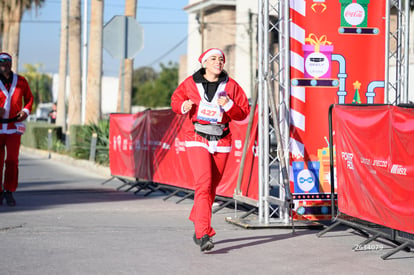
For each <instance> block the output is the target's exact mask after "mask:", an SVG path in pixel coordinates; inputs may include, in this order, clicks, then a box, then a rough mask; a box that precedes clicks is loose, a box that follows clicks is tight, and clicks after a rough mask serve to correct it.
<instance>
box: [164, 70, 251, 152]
mask: <svg viewBox="0 0 414 275" xmlns="http://www.w3.org/2000/svg"><path fill="white" fill-rule="evenodd" d="M204 93H205V91H204V88H203V85H202V84H201V83H196V82H195V81H194V78H193V76H190V77H188V78H187V79H185V80H184V81H183V82H182V83H181V84H180V85H179V86H178V88H177V89H176V90H175V91H174V93H173V95H172V97H171V107H172V109H173V111H174V112H175V113H177V114H185V113H184V111H183V108H182V105H183V103H184V101H186V100H188V99H190V100H191V101H192V102H194V105H193V108H192V109H191V110H190V111H189V112H188V113H187V115H188V118H189V119H190V120H191V122H193V123H194V122H199V123H202V124H207V123H209V122H208V121H205V120H200V119H199V118H198V111H199V106H200V102H201V101H202V98H204ZM222 93H225V94H227V95H228V97H229V98H230V101H229V102H228V103H227V104H226V105H225V106H224V107H223V109H224V113H223V114H222V118H221V121H220V122H218V123H219V124H225V123H228V122H230V121H231V120H233V119H234V120H243V119H245V118H246V117H247V115H248V114H249V111H250V107H249V102H248V100H247V97H246V95H245V93H244V91H243V89H242V88H241V87H240V86H239V84H237V82H236V81H234V80H233V79H232V78H230V77H226V80H224V81H222V82H221V83H220V84H219V86H218V88H217V91H216V95H215V96H214V98H213V99H212V100H211V103H212V104H216V101H217V99H218V97H219V96H220V95H221V94H222ZM189 125H191V126H190V128H189V129H187V131H186V133H187V134H186V146H187V147H204V148H206V149H207V150H209V152H210V153H214V152H223V153H224V152H230V150H231V134H229V135H227V136H225V137H224V138H222V139H220V140H219V141H216V142H212V141H208V140H207V139H205V138H202V137H200V136H199V135H197V134H195V133H194V126H193V124H189Z"/></svg>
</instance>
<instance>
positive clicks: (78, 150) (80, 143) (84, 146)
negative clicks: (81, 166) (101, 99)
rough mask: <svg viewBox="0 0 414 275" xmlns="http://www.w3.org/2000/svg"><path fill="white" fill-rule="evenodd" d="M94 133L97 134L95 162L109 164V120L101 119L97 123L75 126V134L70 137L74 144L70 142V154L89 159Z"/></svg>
mask: <svg viewBox="0 0 414 275" xmlns="http://www.w3.org/2000/svg"><path fill="white" fill-rule="evenodd" d="M71 131H72V130H71ZM94 133H96V134H97V141H96V155H95V162H96V163H99V164H109V120H101V121H99V122H98V123H97V124H89V125H85V126H82V127H76V130H75V135H74V137H72V138H71V140H74V141H75V144H72V152H71V154H72V156H73V157H75V158H79V159H89V154H90V148H91V141H92V135H93V134H94ZM71 135H72V133H71Z"/></svg>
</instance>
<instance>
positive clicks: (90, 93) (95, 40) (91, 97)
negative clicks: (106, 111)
mask: <svg viewBox="0 0 414 275" xmlns="http://www.w3.org/2000/svg"><path fill="white" fill-rule="evenodd" d="M103 11H104V0H91V29H90V39H89V41H90V44H89V58H88V85H87V94H86V106H87V108H86V113H85V122H86V123H95V124H96V123H98V121H99V119H100V118H101V86H102V44H103V42H102V35H103Z"/></svg>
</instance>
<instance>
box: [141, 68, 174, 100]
mask: <svg viewBox="0 0 414 275" xmlns="http://www.w3.org/2000/svg"><path fill="white" fill-rule="evenodd" d="M160 67H161V71H160V72H159V73H158V74H157V75H156V76H155V78H153V76H152V75H151V73H150V70H149V69H148V68H145V67H144V68H140V69H138V70H136V71H135V74H134V80H135V81H134V90H135V94H134V100H133V102H134V105H140V106H146V107H166V106H170V102H171V95H172V93H173V92H174V90H175V89H176V88H177V85H178V64H177V63H169V64H168V65H164V64H160ZM154 72H155V71H154ZM144 76H145V77H144ZM148 76H149V77H148ZM140 77H141V78H142V79H144V81H142V82H140V81H139V78H140ZM135 85H136V86H135Z"/></svg>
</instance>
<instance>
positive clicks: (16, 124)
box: [14, 122, 26, 135]
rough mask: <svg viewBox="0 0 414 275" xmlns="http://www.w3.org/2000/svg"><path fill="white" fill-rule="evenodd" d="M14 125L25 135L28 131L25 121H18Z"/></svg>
mask: <svg viewBox="0 0 414 275" xmlns="http://www.w3.org/2000/svg"><path fill="white" fill-rule="evenodd" d="M14 125H15V126H16V131H17V133H18V134H20V135H23V134H24V132H25V131H26V124H24V123H23V122H16V123H15V124H14Z"/></svg>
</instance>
